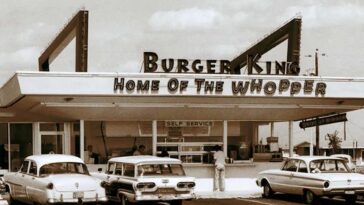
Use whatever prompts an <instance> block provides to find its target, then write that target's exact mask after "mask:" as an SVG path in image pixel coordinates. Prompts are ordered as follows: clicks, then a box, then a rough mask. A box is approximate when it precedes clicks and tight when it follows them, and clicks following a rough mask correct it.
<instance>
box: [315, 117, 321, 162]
mask: <svg viewBox="0 0 364 205" xmlns="http://www.w3.org/2000/svg"><path fill="white" fill-rule="evenodd" d="M316 120H317V121H318V118H316ZM315 155H317V156H319V155H320V126H318V125H316V149H315Z"/></svg>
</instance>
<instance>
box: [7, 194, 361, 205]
mask: <svg viewBox="0 0 364 205" xmlns="http://www.w3.org/2000/svg"><path fill="white" fill-rule="evenodd" d="M4 198H5V199H7V198H8V197H7V196H5V197H4ZM19 204H20V203H19ZM158 204H159V205H162V204H166V203H158ZM300 204H304V203H303V201H302V198H301V197H300V196H295V195H288V194H275V195H274V196H273V197H272V198H270V199H262V198H252V199H242V198H241V199H240V198H238V199H196V200H192V201H185V202H184V203H183V205H300ZM344 204H346V203H345V201H344V200H342V199H336V198H335V199H329V198H322V199H320V200H319V201H318V203H317V205H344ZM356 204H364V201H357V203H356ZM21 205H24V204H21Z"/></svg>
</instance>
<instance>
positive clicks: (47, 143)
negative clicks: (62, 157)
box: [41, 134, 64, 154]
mask: <svg viewBox="0 0 364 205" xmlns="http://www.w3.org/2000/svg"><path fill="white" fill-rule="evenodd" d="M63 138H64V134H41V143H42V144H41V153H42V154H63V153H64V144H63V141H64V140H63Z"/></svg>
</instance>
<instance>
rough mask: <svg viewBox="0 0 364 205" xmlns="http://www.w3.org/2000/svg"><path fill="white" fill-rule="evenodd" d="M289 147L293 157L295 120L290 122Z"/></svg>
mask: <svg viewBox="0 0 364 205" xmlns="http://www.w3.org/2000/svg"><path fill="white" fill-rule="evenodd" d="M288 147H289V156H290V157H293V121H289V122H288Z"/></svg>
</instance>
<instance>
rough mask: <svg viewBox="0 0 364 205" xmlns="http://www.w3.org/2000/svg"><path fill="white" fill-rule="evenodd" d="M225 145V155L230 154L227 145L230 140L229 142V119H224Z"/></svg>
mask: <svg viewBox="0 0 364 205" xmlns="http://www.w3.org/2000/svg"><path fill="white" fill-rule="evenodd" d="M222 137H223V146H224V149H223V150H224V153H225V157H227V156H228V153H227V151H228V150H227V145H228V142H227V137H228V121H227V120H224V133H223V136H222Z"/></svg>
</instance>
